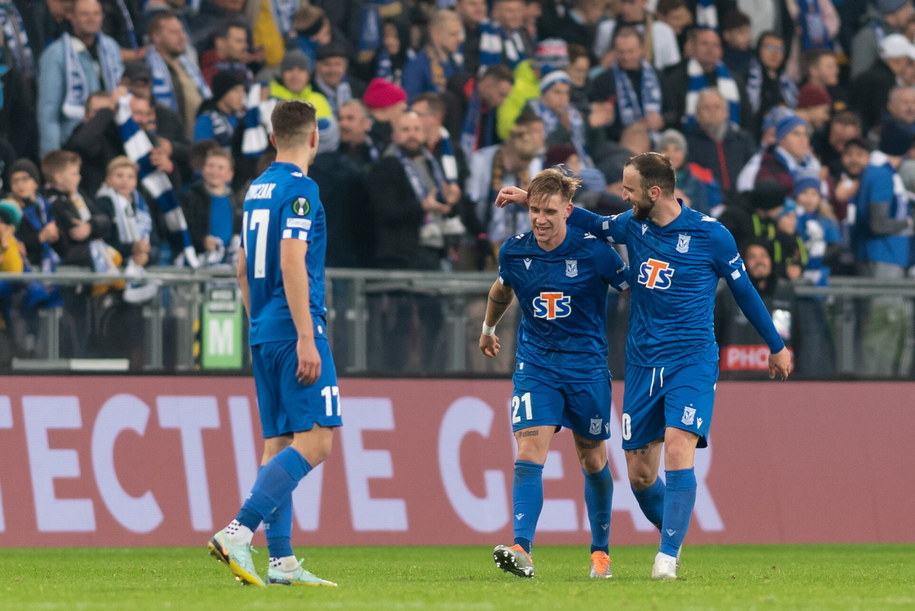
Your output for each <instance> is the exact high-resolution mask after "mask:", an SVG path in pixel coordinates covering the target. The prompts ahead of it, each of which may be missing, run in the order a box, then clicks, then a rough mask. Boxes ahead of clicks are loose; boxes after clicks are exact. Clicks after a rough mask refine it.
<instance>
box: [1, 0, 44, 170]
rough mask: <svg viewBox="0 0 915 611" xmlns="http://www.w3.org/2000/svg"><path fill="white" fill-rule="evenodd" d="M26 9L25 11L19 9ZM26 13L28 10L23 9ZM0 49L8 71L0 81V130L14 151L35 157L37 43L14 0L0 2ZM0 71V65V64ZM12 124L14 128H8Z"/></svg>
mask: <svg viewBox="0 0 915 611" xmlns="http://www.w3.org/2000/svg"><path fill="white" fill-rule="evenodd" d="M23 12H26V11H23ZM26 15H28V12H26ZM0 31H2V32H3V33H4V34H3V36H0V53H2V55H3V63H4V64H5V65H6V66H7V67H8V68H9V72H8V73H7V74H6V75H5V76H4V75H0V76H3V80H2V83H0V133H4V134H7V137H8V138H9V142H10V145H11V146H12V148H13V150H15V151H16V153H17V155H19V156H24V157H29V158H37V156H38V123H37V121H36V118H35V110H36V95H37V87H38V53H37V50H38V47H35V46H34V41H30V40H29V35H28V32H27V29H26V24H25V22H24V20H23V18H22V14H21V13H20V11H19V9H18V8H17V6H16V3H14V2H3V3H2V4H0ZM0 71H2V68H0ZM14 125H15V127H16V129H15V130H14V129H12V127H13V126H14Z"/></svg>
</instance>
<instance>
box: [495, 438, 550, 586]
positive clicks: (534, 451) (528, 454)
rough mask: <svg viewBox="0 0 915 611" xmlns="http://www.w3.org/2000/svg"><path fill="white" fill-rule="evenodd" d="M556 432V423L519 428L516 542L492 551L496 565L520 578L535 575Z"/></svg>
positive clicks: (515, 480) (514, 494)
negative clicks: (536, 543)
mask: <svg viewBox="0 0 915 611" xmlns="http://www.w3.org/2000/svg"><path fill="white" fill-rule="evenodd" d="M555 432H556V427H555V426H532V427H528V428H524V429H520V430H518V431H515V441H516V443H517V444H518V457H517V459H516V460H515V472H514V478H513V479H512V509H513V511H512V516H513V519H512V524H513V526H514V532H515V544H514V545H512V546H511V547H509V546H507V545H497V546H496V548H495V549H494V550H493V552H492V554H493V560H495V562H496V566H498V567H499V568H500V569H502V570H503V571H506V572H509V573H512V574H514V575H517V576H518V577H533V576H534V563H533V561H532V560H531V547H532V545H533V542H534V531H535V530H536V528H537V520H538V519H539V518H540V511H541V510H542V509H543V463H544V462H546V455H547V452H549V451H550V442H551V441H552V439H553V434H554V433H555Z"/></svg>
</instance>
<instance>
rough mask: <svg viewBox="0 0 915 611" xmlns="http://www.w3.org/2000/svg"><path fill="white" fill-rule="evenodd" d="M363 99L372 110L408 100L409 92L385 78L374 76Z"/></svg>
mask: <svg viewBox="0 0 915 611" xmlns="http://www.w3.org/2000/svg"><path fill="white" fill-rule="evenodd" d="M362 101H363V102H365V105H366V106H368V107H369V108H370V109H372V110H378V109H381V108H387V107H389V106H393V105H394V104H397V103H398V102H406V101H407V92H406V91H404V90H403V87H399V86H397V85H395V84H394V83H392V82H390V81H386V80H384V79H383V78H373V79H372V80H371V82H369V86H368V87H366V89H365V95H363V96H362Z"/></svg>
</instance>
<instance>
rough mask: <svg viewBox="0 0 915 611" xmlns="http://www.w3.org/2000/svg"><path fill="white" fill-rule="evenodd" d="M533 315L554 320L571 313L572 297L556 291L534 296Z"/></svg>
mask: <svg viewBox="0 0 915 611" xmlns="http://www.w3.org/2000/svg"><path fill="white" fill-rule="evenodd" d="M531 303H533V305H534V317H535V318H546V319H547V320H555V319H557V318H565V317H566V316H568V315H569V314H571V313H572V297H571V296H569V295H565V294H563V293H558V292H550V293H547V292H544V293H540V294H539V295H538V296H536V297H534V300H533V301H532V302H531Z"/></svg>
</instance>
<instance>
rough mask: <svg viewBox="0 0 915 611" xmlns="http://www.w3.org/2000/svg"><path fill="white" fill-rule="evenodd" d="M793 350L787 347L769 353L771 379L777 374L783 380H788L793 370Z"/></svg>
mask: <svg viewBox="0 0 915 611" xmlns="http://www.w3.org/2000/svg"><path fill="white" fill-rule="evenodd" d="M792 369H793V368H792V365H791V352H790V351H789V350H788V348H787V347H785V348H782V349H781V350H780V351H778V352H776V353H774V354H770V355H769V379H770V380H774V379H775V375H776V374H778V376H779V377H780V378H781V379H782V380H787V379H788V376H789V375H790V374H791V371H792Z"/></svg>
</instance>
